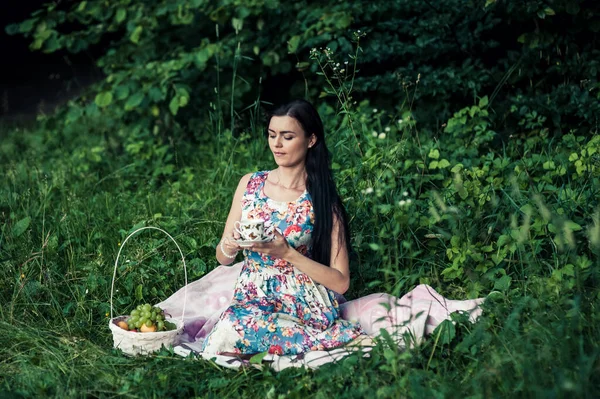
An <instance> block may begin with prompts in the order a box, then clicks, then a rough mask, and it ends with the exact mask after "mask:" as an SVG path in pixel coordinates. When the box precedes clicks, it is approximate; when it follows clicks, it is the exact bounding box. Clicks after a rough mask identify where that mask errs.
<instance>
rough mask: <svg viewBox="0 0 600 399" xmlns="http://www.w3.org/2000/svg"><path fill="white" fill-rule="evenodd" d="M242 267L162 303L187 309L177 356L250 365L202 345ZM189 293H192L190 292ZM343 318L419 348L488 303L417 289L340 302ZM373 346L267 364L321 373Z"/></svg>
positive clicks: (275, 358)
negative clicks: (451, 321) (460, 315)
mask: <svg viewBox="0 0 600 399" xmlns="http://www.w3.org/2000/svg"><path fill="white" fill-rule="evenodd" d="M241 267H242V262H240V263H236V264H234V265H233V266H219V267H217V268H216V269H214V270H213V271H211V272H210V273H208V274H207V275H206V276H204V277H202V278H201V279H199V280H197V281H194V282H192V283H190V284H188V285H187V286H186V287H183V288H181V289H180V290H179V291H177V292H176V293H175V294H173V295H172V296H171V297H169V298H168V299H167V300H165V301H163V302H161V303H159V304H157V306H160V307H161V308H162V309H164V310H165V311H166V312H167V313H169V314H170V315H171V316H172V317H173V318H181V317H182V312H183V310H184V306H183V304H184V298H186V301H185V314H184V315H183V319H184V325H185V328H184V332H183V334H182V335H181V336H180V339H179V342H178V343H177V345H176V346H175V348H174V349H175V352H176V353H178V354H180V355H182V356H187V355H188V354H189V353H191V352H195V353H197V354H199V355H201V356H202V357H204V358H206V359H213V360H214V361H215V362H216V363H217V364H220V365H222V366H225V367H229V368H238V367H240V366H243V365H247V364H248V361H244V360H241V359H238V358H235V357H230V356H221V355H208V354H203V353H202V352H201V348H202V342H203V340H204V338H205V337H206V336H207V335H208V333H209V332H210V331H211V329H212V328H213V327H214V325H215V324H216V322H217V321H218V320H219V317H220V316H221V313H222V312H223V311H224V310H225V309H226V308H227V306H228V305H229V302H230V301H231V299H232V298H233V290H234V286H235V282H236V280H237V277H238V275H239V274H240V270H241ZM186 291H187V292H186ZM338 302H339V303H340V309H341V313H342V317H343V318H344V319H346V320H351V321H358V322H359V323H360V324H361V326H362V328H363V330H364V331H365V332H366V333H367V334H369V335H370V336H372V337H377V336H378V335H379V334H380V332H381V329H384V330H386V331H387V332H388V333H389V334H390V335H391V336H392V337H395V338H396V339H397V344H398V345H399V346H404V345H405V340H404V338H403V337H404V336H405V333H409V336H410V337H411V341H412V343H415V344H418V343H419V342H421V340H422V339H423V338H424V337H425V336H426V335H428V334H430V333H431V332H432V331H433V330H434V329H435V327H437V326H438V325H439V324H440V323H441V322H442V321H443V320H446V319H448V318H449V316H450V314H451V313H453V312H456V311H466V312H469V315H470V320H471V321H472V322H474V321H475V320H476V319H477V318H478V317H479V315H480V314H481V307H480V305H481V303H482V302H483V298H478V299H471V300H465V301H454V300H448V299H446V298H444V297H443V296H441V295H440V294H438V293H437V292H436V291H435V290H434V289H433V288H431V287H430V286H428V285H424V284H421V285H418V286H417V287H416V288H415V289H413V290H412V291H410V292H408V293H407V294H405V295H404V296H403V297H402V298H400V299H398V298H396V297H394V296H392V295H388V294H384V293H380V294H371V295H367V296H365V297H361V298H358V299H355V300H352V301H345V299H344V297H343V296H341V295H340V297H339V298H338ZM369 349H370V348H369V347H362V348H358V347H356V346H355V347H342V348H337V349H334V350H330V351H312V352H307V353H304V354H301V355H287V356H279V355H267V356H266V357H265V358H264V359H263V362H264V363H265V364H270V366H271V367H273V368H274V369H275V370H281V369H284V368H287V367H301V366H306V367H310V368H316V367H318V366H320V365H322V364H325V363H329V362H333V361H336V360H338V359H341V358H343V357H345V356H347V355H348V354H350V353H353V352H355V351H357V350H362V351H363V353H365V354H368V351H369Z"/></svg>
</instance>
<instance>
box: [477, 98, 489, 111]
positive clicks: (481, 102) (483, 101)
mask: <svg viewBox="0 0 600 399" xmlns="http://www.w3.org/2000/svg"><path fill="white" fill-rule="evenodd" d="M488 104H489V100H488V96H485V97H482V98H481V99H480V100H479V108H483V107H486V106H487V105H488Z"/></svg>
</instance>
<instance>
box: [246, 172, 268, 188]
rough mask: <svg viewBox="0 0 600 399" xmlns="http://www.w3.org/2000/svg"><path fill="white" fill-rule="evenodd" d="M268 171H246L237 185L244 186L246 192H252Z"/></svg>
mask: <svg viewBox="0 0 600 399" xmlns="http://www.w3.org/2000/svg"><path fill="white" fill-rule="evenodd" d="M268 174H269V171H258V172H252V173H247V174H245V175H244V176H242V178H241V179H240V183H239V187H244V188H245V189H246V192H254V191H255V190H256V189H257V188H258V186H259V185H260V184H262V183H263V182H264V180H265V179H266V178H267V176H268Z"/></svg>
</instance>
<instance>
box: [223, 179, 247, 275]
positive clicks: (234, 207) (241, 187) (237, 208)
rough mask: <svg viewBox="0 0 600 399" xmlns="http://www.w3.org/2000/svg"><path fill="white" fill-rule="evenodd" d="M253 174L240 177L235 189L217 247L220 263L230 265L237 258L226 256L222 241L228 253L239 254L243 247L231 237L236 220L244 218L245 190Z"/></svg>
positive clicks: (233, 235)
mask: <svg viewBox="0 0 600 399" xmlns="http://www.w3.org/2000/svg"><path fill="white" fill-rule="evenodd" d="M250 176H251V174H250V173H249V174H247V175H245V176H244V177H242V178H241V179H240V182H239V183H238V186H237V189H236V190H235V194H234V195H233V201H232V202H231V208H230V209H229V216H227V222H225V228H224V229H223V235H222V236H221V241H220V242H219V244H218V245H217V249H216V254H215V255H216V257H217V260H218V261H219V263H220V264H222V265H229V264H230V263H231V262H233V260H234V259H235V258H228V257H227V256H225V254H224V253H223V251H222V250H221V243H223V248H224V249H225V252H227V255H234V254H237V253H238V251H239V250H240V249H241V247H240V246H239V245H237V244H236V243H234V242H232V241H231V239H232V238H234V237H235V235H236V234H234V233H235V228H234V227H235V222H236V221H238V220H240V219H241V218H242V205H241V202H242V197H243V196H244V191H246V186H247V185H248V181H249V180H250Z"/></svg>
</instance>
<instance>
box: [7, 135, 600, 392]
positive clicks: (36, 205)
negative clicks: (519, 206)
mask: <svg viewBox="0 0 600 399" xmlns="http://www.w3.org/2000/svg"><path fill="white" fill-rule="evenodd" d="M264 149H265V148H264V143H261V142H260V140H258V139H252V140H232V139H223V140H215V143H214V144H203V145H202V146H200V145H197V146H192V145H190V144H189V143H179V144H176V145H175V146H174V147H171V148H170V149H169V150H168V151H169V152H170V157H168V158H165V157H163V158H161V159H162V160H163V161H160V162H158V163H156V162H157V161H155V158H153V156H152V154H150V155H148V156H145V155H144V154H139V155H138V156H137V157H135V156H131V155H130V154H123V153H122V152H119V151H117V150H114V149H113V148H112V147H111V146H110V145H109V144H106V143H105V142H104V141H103V138H101V137H88V136H86V135H85V134H82V135H80V136H79V137H77V138H75V137H72V138H70V139H69V140H66V141H65V140H64V137H61V135H60V134H57V133H56V132H52V131H47V130H36V129H31V130H27V131H23V130H21V131H19V130H14V129H11V130H10V131H4V132H3V133H2V142H1V143H0V170H1V171H2V172H1V174H2V180H3V184H2V187H0V225H1V226H2V231H1V233H0V301H1V306H0V397H15V398H16V397H61V398H71V397H72V398H78V397H132V398H138V397H139V398H149V397H157V398H158V397H238V396H242V397H260V398H283V397H292V398H293V397H306V396H310V397H317V398H327V397H334V396H335V397H349V398H361V397H427V398H430V397H471V398H484V397H507V396H508V397H532V396H534V397H597V396H598V395H599V394H600V387H599V384H600V381H599V377H600V362H599V359H600V345H599V341H600V331H599V328H600V327H599V325H600V324H599V322H600V312H599V310H598V306H599V305H600V300H599V291H598V289H597V288H596V287H595V286H593V285H591V282H593V279H592V280H589V279H587V280H586V279H584V278H583V277H582V278H581V279H580V280H579V281H578V282H577V281H576V282H575V283H574V285H573V286H572V287H571V289H570V290H568V291H560V290H545V289H544V286H545V285H546V283H545V281H546V280H543V278H542V277H543V276H535V275H533V274H532V275H530V276H528V275H527V274H525V275H524V276H523V277H518V276H516V275H515V276H514V281H513V288H514V289H501V290H500V291H501V293H500V294H498V295H496V296H494V297H493V299H490V300H489V301H488V302H487V303H486V305H485V312H484V314H483V316H482V318H481V319H480V321H479V322H478V323H477V324H475V325H471V324H469V323H468V322H467V321H466V320H464V318H462V317H461V316H460V315H457V316H456V324H455V325H454V326H449V325H445V326H446V327H445V330H442V329H440V330H438V331H436V333H435V334H434V335H433V336H432V337H431V338H430V339H428V340H427V341H426V342H425V343H424V344H423V345H422V346H420V347H418V348H416V349H412V350H408V351H404V352H402V351H398V350H397V349H396V348H393V347H390V346H389V345H387V344H386V342H385V340H384V341H382V342H380V343H378V345H377V347H376V348H375V349H374V351H373V352H372V353H371V356H370V357H368V358H362V357H360V356H351V357H349V358H347V359H346V360H344V361H343V362H341V363H339V364H335V365H326V366H323V367H322V368H320V369H319V370H317V371H311V370H305V369H297V370H289V369H288V370H285V371H283V372H281V373H274V372H272V371H270V370H269V369H263V370H256V369H242V370H239V371H234V370H228V369H223V368H221V367H219V366H216V365H214V364H212V363H210V362H207V361H202V360H198V359H194V358H192V357H190V358H181V357H179V356H177V355H174V354H172V353H169V352H168V351H166V350H164V351H162V352H160V353H158V354H156V355H154V356H148V357H141V358H129V357H125V356H123V355H122V354H121V353H120V352H119V351H116V350H113V349H112V342H111V335H110V331H109V330H108V328H107V325H106V323H107V321H108V312H109V311H110V309H109V305H108V303H109V292H110V282H111V276H112V270H113V265H114V260H115V257H116V253H117V251H118V248H119V245H120V243H121V241H122V240H123V239H124V237H125V236H126V235H127V233H128V232H130V231H133V229H134V228H136V227H139V226H142V225H153V226H158V227H162V228H164V229H166V230H167V231H169V232H171V233H172V234H173V235H174V237H175V239H176V240H177V241H178V242H179V243H180V244H181V245H182V247H183V249H184V251H185V254H186V259H187V262H188V273H189V278H190V280H194V279H197V278H199V277H201V276H202V275H204V274H205V273H207V272H208V271H210V270H211V269H212V268H214V267H215V266H216V261H215V260H214V247H215V245H216V243H217V239H218V238H217V237H218V236H219V234H220V232H221V230H222V228H223V224H224V220H225V217H226V213H227V211H228V208H229V205H230V197H231V193H232V192H233V189H234V187H235V185H236V182H237V179H238V177H239V176H241V175H242V174H243V173H246V172H249V171H252V170H258V169H262V168H268V167H269V165H270V160H269V159H268V154H267V153H266V152H265V151H264ZM157 151H158V149H157ZM338 156H339V155H338ZM165 159H167V160H168V161H164V160H165ZM167 164H169V165H172V169H170V170H166V171H165V169H161V170H163V172H161V173H157V172H156V171H157V170H159V169H160V168H163V167H164V166H165V165H167ZM344 182H345V184H347V185H349V184H350V183H351V182H350V181H349V180H347V179H346V180H344ZM356 184H357V186H358V183H356ZM345 190H346V191H347V190H349V189H348V187H346V188H345ZM351 194H353V195H356V196H359V195H360V191H359V190H358V189H356V190H355V192H353V193H351ZM356 218H359V217H358V216H357V217H356ZM369 223H371V222H369V221H368V220H364V219H363V220H361V219H358V220H356V219H355V220H354V221H353V227H354V231H353V234H354V243H355V244H356V246H357V259H358V261H359V262H361V264H360V265H357V264H353V271H354V272H355V273H354V276H353V282H352V289H351V291H350V292H349V294H348V296H349V297H350V298H352V297H356V296H358V295H363V294H365V293H368V292H376V291H388V292H394V290H396V291H397V290H399V289H405V288H408V287H410V286H411V284H413V283H414V282H419V281H424V279H425V280H426V281H427V282H429V283H430V284H432V285H434V287H435V288H436V289H440V291H441V292H442V293H444V294H445V295H449V296H454V297H456V298H457V299H461V298H464V297H466V296H467V293H466V292H465V291H464V290H463V291H461V290H460V287H461V286H462V285H464V284H462V283H460V282H459V283H452V284H451V283H446V282H445V281H446V280H444V279H442V277H441V276H440V275H439V270H436V271H432V270H433V269H430V268H428V267H429V266H427V265H426V264H423V265H420V266H412V267H411V268H408V266H407V268H406V269H403V270H399V271H397V270H391V266H389V265H387V264H386V263H385V262H383V261H381V263H377V262H378V261H376V259H377V255H376V254H375V255H372V254H371V255H370V252H369V251H371V249H372V248H373V247H369V245H368V242H367V241H368V238H369V237H372V236H373V232H372V231H368V228H369V227H368V226H370V225H371V224H373V223H371V224H369ZM360 240H363V241H364V242H361V241H360ZM128 245H130V247H129V248H126V249H125V250H124V251H123V255H122V256H123V260H124V262H122V264H121V265H119V269H118V278H117V282H116V287H117V289H118V291H117V292H116V294H115V308H116V309H115V313H117V314H120V313H125V312H127V311H128V310H129V309H130V308H131V307H133V306H132V305H135V304H137V303H139V302H152V303H155V302H158V301H159V300H161V299H164V298H165V297H166V296H168V295H169V294H171V293H172V292H174V291H175V290H176V289H178V288H180V287H181V285H182V284H183V273H182V270H181V265H180V263H178V253H177V251H176V249H175V248H172V245H170V244H169V242H167V241H166V240H165V239H164V238H163V237H160V236H158V235H154V234H152V233H148V234H145V233H144V234H142V235H140V237H139V239H137V240H131V241H130V243H128ZM398 245H399V247H400V243H398ZM370 248H371V249H370ZM412 251H413V252H412V253H411V256H410V257H409V256H407V259H408V258H410V259H412V258H415V259H416V258H419V257H420V256H424V255H420V253H419V252H418V251H417V250H416V249H413V250H412ZM436 251H439V252H441V255H440V256H441V257H440V262H448V260H444V252H445V251H444V249H443V248H441V249H439V250H436ZM386 256H387V255H386ZM592 261H593V262H594V263H593V264H592V266H589V265H588V266H587V269H589V268H590V267H591V268H598V260H597V259H592ZM411 264H412V263H411ZM386 268H389V270H390V272H389V273H387V274H386V270H388V269H386ZM587 269H586V270H587ZM525 270H527V269H525ZM387 275H392V276H396V277H398V276H400V277H398V278H396V277H394V279H392V280H393V281H391V280H389V279H387V280H386V276H387ZM408 277H410V279H407V280H402V279H406V278H408ZM376 279H379V280H376ZM400 280H402V281H404V283H403V285H398V281H400ZM548 281H549V280H548ZM457 287H458V288H457ZM493 288H494V287H493V286H492V285H490V286H486V287H483V288H482V289H481V291H482V292H489V291H490V290H491V289H493Z"/></svg>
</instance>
